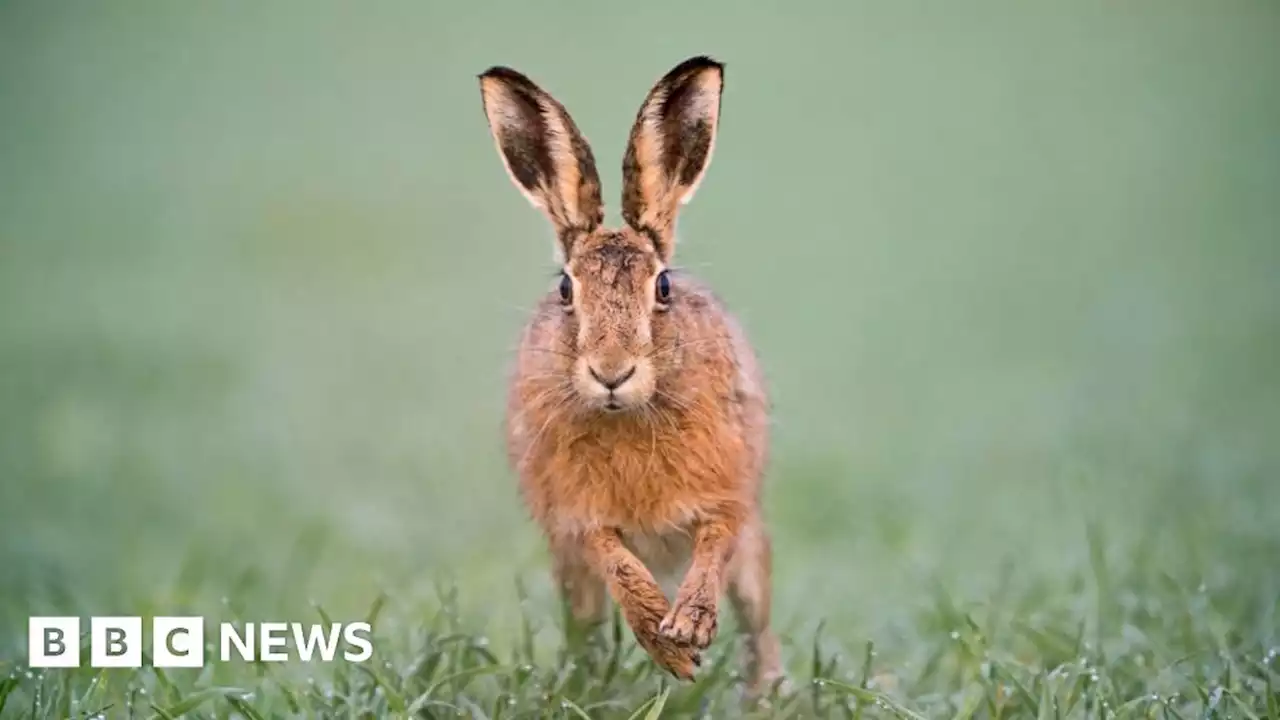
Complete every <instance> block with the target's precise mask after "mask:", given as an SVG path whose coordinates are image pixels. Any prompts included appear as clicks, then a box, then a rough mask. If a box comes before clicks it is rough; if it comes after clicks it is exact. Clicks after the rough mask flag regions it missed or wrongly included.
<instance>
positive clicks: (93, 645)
mask: <svg viewBox="0 0 1280 720" xmlns="http://www.w3.org/2000/svg"><path fill="white" fill-rule="evenodd" d="M371 634H372V629H371V628H370V627H369V623H365V622H356V623H350V624H346V625H344V624H342V623H333V624H331V625H304V624H302V623H283V622H264V623H244V624H243V626H237V625H235V624H233V623H225V622H224V623H221V624H219V625H218V644H217V650H218V655H217V658H218V660H219V661H220V662H232V661H233V660H234V659H235V658H239V659H240V660H244V661H248V662H288V661H290V660H294V659H297V660H301V661H303V662H310V661H311V660H313V659H316V658H318V659H320V660H323V661H324V662H332V661H333V660H334V659H335V658H337V657H339V656H341V657H342V659H343V660H346V661H347V662H357V663H358V662H364V661H366V660H368V659H369V658H370V657H371V656H372V655H373V643H372V642H371V640H370V636H371ZM150 635H151V664H152V665H154V666H155V667H160V668H184V667H187V668H195V667H203V666H204V664H205V652H206V645H205V622H204V618H202V617H156V618H153V619H152V621H151V633H150ZM144 642H145V638H144V637H143V632H142V618H140V617H94V618H89V666H90V667H95V668H112V667H124V668H136V667H142V649H143V647H145V645H144ZM80 649H81V642H80V618H78V617H33V618H30V619H29V621H28V626H27V651H28V652H27V654H28V657H29V658H30V663H29V665H30V666H31V667H33V668H74V667H80V666H81V661H82V659H81V657H80V655H81V652H80ZM207 649H208V650H209V651H210V652H212V650H213V645H212V644H210V645H209V646H207ZM340 649H341V653H339V650H340Z"/></svg>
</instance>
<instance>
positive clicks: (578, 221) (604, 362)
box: [480, 57, 781, 691]
mask: <svg viewBox="0 0 1280 720" xmlns="http://www.w3.org/2000/svg"><path fill="white" fill-rule="evenodd" d="M480 80H481V89H482V95H483V99H484V105H485V112H486V115H487V116H488V119H489V124H490V128H491V130H492V133H493V136H494V139H495V142H496V144H497V146H498V150H499V153H500V155H501V156H502V158H503V163H504V166H505V167H506V169H507V171H508V173H509V174H510V175H511V178H512V180H513V182H515V183H516V185H517V187H519V188H520V189H521V191H522V192H523V193H524V194H525V196H526V197H527V198H528V199H529V200H530V201H531V202H532V203H533V204H534V205H535V206H536V207H538V208H540V209H542V210H543V211H544V212H545V213H546V214H547V217H548V218H549V219H550V220H551V222H552V225H553V226H554V228H555V230H556V236H557V238H558V240H559V248H560V252H561V259H562V261H563V264H564V267H563V269H564V274H565V276H566V277H567V280H563V281H561V280H559V279H558V280H557V282H556V284H555V286H554V287H553V288H551V289H550V290H549V291H548V293H547V295H546V296H545V297H544V298H543V299H542V300H541V302H540V303H539V304H538V306H537V309H536V310H535V312H534V314H533V317H532V318H531V319H530V321H529V323H528V325H527V326H526V328H525V331H524V333H523V335H522V338H521V341H520V345H519V350H518V354H517V359H516V367H515V372H514V375H513V378H512V382H511V386H510V392H509V398H508V400H509V401H508V407H507V418H506V432H507V448H508V452H509V455H510V461H511V465H512V466H513V468H514V469H515V470H516V471H517V473H518V474H519V477H520V488H521V493H522V496H523V498H524V500H525V502H526V504H527V506H528V508H529V510H530V513H531V515H532V516H533V518H534V519H535V520H536V521H537V522H538V524H539V525H540V526H541V528H542V530H543V531H544V532H545V534H546V536H547V538H548V542H549V545H550V549H551V552H552V556H553V558H554V563H553V565H554V567H553V570H554V574H555V577H556V579H557V581H558V583H559V584H560V587H561V588H562V591H563V592H564V594H565V597H566V599H567V601H568V604H569V607H570V608H571V610H572V614H573V616H574V617H575V619H576V620H578V621H580V622H583V623H587V624H592V623H598V622H599V621H601V620H602V619H603V616H604V612H605V609H606V608H605V606H606V601H607V598H608V597H612V598H613V599H614V600H615V601H616V602H617V603H618V604H619V606H620V607H621V609H622V612H623V616H624V618H625V619H626V621H627V623H628V624H629V625H630V627H631V628H632V630H633V632H634V633H635V636H636V639H637V641H638V642H639V643H640V644H641V645H642V646H643V647H644V648H645V649H646V650H647V651H648V653H649V654H650V655H651V656H652V657H653V658H654V660H655V661H657V662H658V663H659V664H660V665H661V666H662V667H664V668H666V669H667V670H669V671H670V672H671V673H673V674H674V675H676V676H677V677H680V678H683V679H689V678H691V677H692V676H693V673H694V667H695V666H696V665H697V664H698V663H699V662H700V651H701V650H703V649H705V648H706V647H707V646H708V645H709V644H710V643H711V641H712V639H713V638H714V637H715V634H716V631H717V627H718V615H719V603H720V598H721V596H722V594H725V593H727V595H728V597H729V600H730V602H731V604H732V606H733V607H734V609H735V611H736V613H737V616H738V620H739V625H740V627H741V629H742V631H743V632H744V633H745V634H746V636H747V649H748V653H749V657H748V665H749V672H750V681H751V686H752V689H753V690H757V691H758V690H762V689H764V688H765V687H766V686H767V685H768V684H769V683H770V682H772V681H773V680H775V679H776V678H778V677H779V676H780V674H781V667H780V660H779V657H778V644H777V640H776V638H775V637H774V636H773V634H772V633H771V631H770V630H769V612H770V570H771V558H770V555H771V551H770V543H769V536H768V533H767V531H766V529H765V525H764V520H763V517H762V515H761V512H760V486H761V480H762V476H763V472H764V468H765V464H766V461H767V456H768V439H769V437H768V434H769V433H768V409H769V401H768V397H767V394H766V392H765V387H764V383H763V379H762V377H761V374H760V370H759V368H758V365H757V362H756V357H755V354H754V352H753V350H752V349H751V346H750V345H749V344H748V342H747V339H746V337H745V335H744V334H743V332H742V330H741V329H740V328H739V326H738V324H737V323H736V321H735V320H734V319H733V317H732V316H731V315H730V314H729V313H728V312H727V311H726V310H725V308H724V307H723V306H722V305H721V303H720V302H719V301H718V300H717V299H716V297H715V296H714V295H713V294H712V293H711V292H710V290H708V289H707V288H706V287H704V286H703V285H702V284H700V283H699V282H698V281H697V280H695V279H694V278H692V277H690V276H688V275H686V274H685V273H683V272H680V271H677V270H673V269H668V267H667V264H668V263H669V262H670V260H671V256H672V253H673V250H674V246H675V220H676V215H677V211H678V209H679V206H680V205H681V204H683V203H684V202H687V201H688V200H689V198H690V197H691V196H692V195H693V192H694V190H696V188H697V185H698V183H699V182H700V181H701V179H702V176H703V175H704V174H705V172H706V169H707V166H708V164H709V163H710V159H711V153H712V149H713V148H714V144H715V130H716V125H717V122H718V118H719V109H720V94H721V88H722V85H723V66H721V65H720V64H719V63H716V62H714V61H712V60H710V59H708V58H705V57H698V58H691V59H690V60H687V61H685V62H684V63H681V64H680V65H678V66H677V67H676V68H674V69H673V70H672V71H671V72H669V73H668V74H667V75H666V76H664V77H663V78H662V79H661V80H659V81H658V83H657V84H656V85H655V86H654V88H653V89H652V90H651V91H650V93H649V95H648V96H647V97H646V98H645V100H644V103H643V104H642V105H641V109H640V112H639V113H638V114H637V117H636V124H635V126H634V128H633V129H632V132H631V136H630V142H629V144H628V149H627V152H626V156H625V159H624V163H623V180H624V188H623V217H624V219H625V221H626V226H625V227H623V228H621V229H608V228H603V227H601V222H602V207H603V204H602V203H601V201H600V197H599V195H600V185H599V180H598V177H597V175H596V170H595V165H594V160H593V159H592V156H591V150H590V148H589V146H588V145H587V142H586V140H585V139H584V138H583V137H582V135H581V133H580V132H579V131H578V130H577V128H576V126H574V124H573V121H572V120H571V119H570V117H569V115H568V113H567V112H566V111H565V110H564V108H563V107H562V106H561V105H560V104H559V103H558V102H556V101H555V100H554V99H552V98H551V96H550V95H548V94H547V93H545V92H544V91H543V90H541V89H540V88H538V87H537V86H536V85H535V84H534V83H533V82H532V81H530V80H529V79H528V78H527V77H525V76H523V75H521V74H519V73H517V72H516V71H514V70H510V69H508V68H493V69H491V70H489V71H487V72H486V73H484V74H482V75H481V76H480ZM664 274H665V277H666V279H667V284H668V287H669V288H670V294H669V297H668V298H663V297H661V293H660V292H659V290H658V288H659V287H660V285H661V281H660V280H659V277H660V275H664ZM562 282H564V283H567V289H568V290H569V296H568V297H567V298H565V297H564V296H562V289H561V286H562ZM610 385H613V386H615V387H613V389H612V390H611V389H610ZM675 580H678V583H677V585H676V587H675V593H674V601H672V602H669V601H668V599H667V595H666V594H664V592H663V589H662V586H661V584H660V583H662V582H663V581H668V582H670V581H675Z"/></svg>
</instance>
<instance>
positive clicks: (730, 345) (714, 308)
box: [678, 272, 769, 406]
mask: <svg viewBox="0 0 1280 720" xmlns="http://www.w3.org/2000/svg"><path fill="white" fill-rule="evenodd" d="M678 287H679V288H680V290H681V292H682V294H683V297H684V299H685V303H686V307H687V314H688V315H689V316H690V317H689V320H690V321H691V323H692V324H694V325H695V326H698V331H699V332H701V333H702V334H704V335H708V336H712V337H718V338H721V339H722V341H723V345H722V347H723V349H724V351H725V352H726V353H727V354H728V355H729V357H730V358H731V359H732V361H733V364H734V367H735V369H736V376H735V378H734V386H735V389H736V390H737V393H738V395H739V397H740V398H742V399H744V400H748V401H750V402H758V403H761V404H763V405H765V406H767V405H768V403H769V393H768V388H767V387H766V385H765V378H764V374H763V372H762V371H761V367H760V360H759V357H758V356H757V354H756V349H755V346H754V345H753V343H752V342H751V338H750V337H749V336H748V334H747V331H746V329H745V328H744V327H743V324H742V322H741V321H740V320H739V319H738V316H737V314H736V313H735V312H734V311H733V310H732V309H731V308H730V307H729V306H728V304H727V303H726V302H725V301H724V300H722V299H721V297H720V296H719V295H718V294H717V293H716V291H715V290H714V289H712V287H711V286H710V285H708V284H707V283H705V282H703V281H702V280H700V279H698V278H697V277H695V276H693V275H691V274H688V273H684V272H681V273H680V274H679V285H678Z"/></svg>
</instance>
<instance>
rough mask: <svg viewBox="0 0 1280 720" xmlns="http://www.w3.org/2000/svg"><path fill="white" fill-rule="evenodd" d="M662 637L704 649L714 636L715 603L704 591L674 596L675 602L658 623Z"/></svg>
mask: <svg viewBox="0 0 1280 720" xmlns="http://www.w3.org/2000/svg"><path fill="white" fill-rule="evenodd" d="M658 632H660V633H662V635H663V636H664V637H667V638H669V639H671V640H674V641H675V642H677V643H680V644H682V645H691V646H693V647H696V648H698V649H699V650H705V649H706V648H707V646H709V645H710V644H711V641H712V640H714V639H715V637H716V604H715V602H714V601H712V600H710V599H708V598H707V597H706V596H705V594H704V593H693V594H691V595H689V596H687V597H678V598H676V604H675V605H673V606H672V608H671V611H670V612H668V613H667V616H666V617H664V618H663V619H662V622H661V623H660V624H659V625H658Z"/></svg>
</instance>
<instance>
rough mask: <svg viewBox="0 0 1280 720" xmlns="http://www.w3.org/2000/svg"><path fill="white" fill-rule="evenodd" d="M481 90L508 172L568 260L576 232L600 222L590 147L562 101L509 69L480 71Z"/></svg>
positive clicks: (601, 214)
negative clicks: (552, 229)
mask: <svg viewBox="0 0 1280 720" xmlns="http://www.w3.org/2000/svg"><path fill="white" fill-rule="evenodd" d="M480 95H481V99H482V100H483V102H484V112H485V115H486V116H487V117H488V119H489V130H490V132H491V133H492V134H493V139H494V141H495V142H496V143H497V146H498V154H499V155H500V156H501V157H502V163H503V165H504V166H506V168H507V174H509V175H510V176H511V180H512V182H514V183H515V185H516V187H517V188H519V189H520V192H522V193H524V196H525V197H526V198H528V199H529V202H531V203H533V206H534V207H536V208H538V209H540V210H542V211H543V212H545V213H546V214H547V217H548V218H550V219H551V223H552V225H554V226H555V229H556V235H557V237H558V238H559V240H560V246H561V247H560V249H561V251H562V252H563V257H564V258H565V259H567V258H568V256H569V250H570V247H569V245H570V243H572V242H573V239H574V237H575V236H576V235H577V234H578V232H579V231H581V232H591V231H592V230H595V229H596V228H597V227H599V226H600V223H601V222H603V221H604V204H603V203H602V202H601V200H600V177H599V175H597V174H596V163H595V159H594V158H593V157H592V155H591V147H590V146H588V145H587V141H586V140H585V139H584V138H583V137H582V133H580V132H579V131H578V128H577V126H576V125H574V124H573V119H572V118H570V117H569V113H568V112H567V111H565V109H564V106H562V105H561V104H560V103H559V102H557V101H556V100H555V98H553V97H551V96H550V95H549V94H547V93H546V92H545V91H544V90H542V89H541V88H539V87H538V86H537V85H535V84H534V83H533V81H532V80H530V79H529V78H527V77H525V76H524V75H522V74H520V73H519V72H516V71H515V70H512V69H511V68H506V67H493V68H490V69H488V70H486V71H485V72H483V73H481V75H480Z"/></svg>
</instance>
